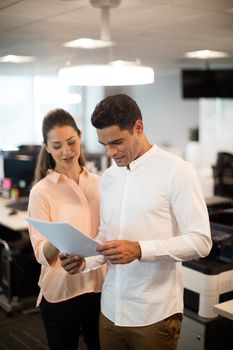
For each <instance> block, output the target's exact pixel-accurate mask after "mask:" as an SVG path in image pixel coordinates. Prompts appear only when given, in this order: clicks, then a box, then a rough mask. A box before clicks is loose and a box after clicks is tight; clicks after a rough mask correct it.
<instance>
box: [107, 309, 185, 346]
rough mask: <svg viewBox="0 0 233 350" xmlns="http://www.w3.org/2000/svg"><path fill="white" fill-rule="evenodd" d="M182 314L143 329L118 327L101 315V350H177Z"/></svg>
mask: <svg viewBox="0 0 233 350" xmlns="http://www.w3.org/2000/svg"><path fill="white" fill-rule="evenodd" d="M181 322H182V314H180V313H179V314H174V315H172V316H170V317H168V318H165V319H164V320H162V321H159V322H157V323H154V324H151V325H149V326H142V327H123V326H116V325H115V324H114V323H113V322H111V321H110V320H109V319H108V318H107V317H105V316H104V315H103V314H102V313H101V314H100V342H101V350H176V347H177V341H178V339H179V335H180V329H181Z"/></svg>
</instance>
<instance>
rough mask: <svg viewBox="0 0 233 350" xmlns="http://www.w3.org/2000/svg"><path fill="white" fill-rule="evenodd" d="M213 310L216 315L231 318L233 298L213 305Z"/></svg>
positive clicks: (232, 314)
mask: <svg viewBox="0 0 233 350" xmlns="http://www.w3.org/2000/svg"><path fill="white" fill-rule="evenodd" d="M214 312H216V314H218V315H221V316H224V317H226V318H229V319H230V320H233V299H232V300H228V301H225V302H224V303H220V304H216V305H214Z"/></svg>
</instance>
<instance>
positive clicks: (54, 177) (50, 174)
mask: <svg viewBox="0 0 233 350" xmlns="http://www.w3.org/2000/svg"><path fill="white" fill-rule="evenodd" d="M79 176H88V171H87V169H86V168H84V167H83V171H82V172H81V174H80V175H79ZM47 177H48V178H49V179H50V180H51V181H52V182H54V183H55V184H56V183H58V182H59V180H67V179H68V177H67V176H66V175H65V174H61V173H58V172H57V171H55V170H52V169H49V170H48V174H47Z"/></svg>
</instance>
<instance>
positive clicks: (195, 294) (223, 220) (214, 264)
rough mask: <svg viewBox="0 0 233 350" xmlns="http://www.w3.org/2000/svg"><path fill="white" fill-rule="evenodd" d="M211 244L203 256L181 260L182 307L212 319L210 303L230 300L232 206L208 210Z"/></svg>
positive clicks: (232, 290) (232, 284) (232, 286)
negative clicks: (182, 279) (182, 281)
mask: <svg viewBox="0 0 233 350" xmlns="http://www.w3.org/2000/svg"><path fill="white" fill-rule="evenodd" d="M209 215H210V226H211V236H212V240H213V247H212V249H211V252H210V254H209V255H208V256H207V257H205V258H200V259H196V260H190V261H186V262H183V264H182V267H183V276H184V306H185V307H186V308H188V309H190V310H192V311H194V312H196V313H197V314H198V315H199V316H201V317H206V318H214V317H216V316H217V315H216V314H215V313H214V312H213V305H215V304H218V303H221V302H224V301H227V300H230V299H233V208H228V209H219V210H215V211H213V210H212V211H211V214H210V213H209Z"/></svg>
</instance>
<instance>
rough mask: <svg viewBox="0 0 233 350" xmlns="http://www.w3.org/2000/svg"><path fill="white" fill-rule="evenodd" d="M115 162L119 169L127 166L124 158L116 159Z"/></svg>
mask: <svg viewBox="0 0 233 350" xmlns="http://www.w3.org/2000/svg"><path fill="white" fill-rule="evenodd" d="M114 162H115V163H116V165H117V166H119V167H124V166H127V162H126V161H125V159H124V158H121V159H114Z"/></svg>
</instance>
